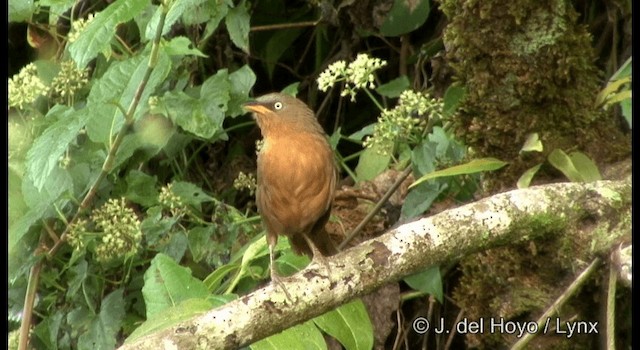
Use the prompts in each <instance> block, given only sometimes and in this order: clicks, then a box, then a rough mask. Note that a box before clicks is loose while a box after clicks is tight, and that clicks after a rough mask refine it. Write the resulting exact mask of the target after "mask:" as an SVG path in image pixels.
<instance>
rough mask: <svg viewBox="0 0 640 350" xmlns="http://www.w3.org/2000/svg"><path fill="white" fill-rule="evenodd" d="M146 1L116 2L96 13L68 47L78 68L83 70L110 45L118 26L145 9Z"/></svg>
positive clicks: (127, 0) (118, 0)
mask: <svg viewBox="0 0 640 350" xmlns="http://www.w3.org/2000/svg"><path fill="white" fill-rule="evenodd" d="M148 3H149V1H148V0H116V1H114V2H113V3H112V4H111V5H109V6H108V7H107V8H106V9H104V10H102V11H100V12H98V13H96V15H95V17H94V19H93V20H92V21H91V22H90V23H89V24H88V25H87V27H86V28H85V29H84V30H83V31H82V33H81V34H80V36H79V37H78V39H76V41H74V42H73V43H71V45H69V54H70V55H71V58H72V59H73V60H74V61H75V62H76V64H77V65H78V67H79V68H84V67H86V66H87V64H88V63H89V62H90V61H91V60H92V59H94V58H95V57H96V56H97V55H98V54H99V53H100V52H103V51H105V50H106V49H108V48H109V46H110V45H111V39H113V37H114V35H115V34H116V28H117V27H118V24H120V23H124V22H127V21H129V20H131V19H132V18H134V17H135V16H137V15H138V14H139V13H140V12H142V10H144V9H145V7H146V6H147V4H148Z"/></svg>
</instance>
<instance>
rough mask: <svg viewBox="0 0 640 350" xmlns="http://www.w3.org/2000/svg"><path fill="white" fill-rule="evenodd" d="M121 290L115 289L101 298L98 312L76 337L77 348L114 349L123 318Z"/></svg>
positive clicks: (88, 349)
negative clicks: (85, 328) (83, 331)
mask: <svg viewBox="0 0 640 350" xmlns="http://www.w3.org/2000/svg"><path fill="white" fill-rule="evenodd" d="M122 296H123V290H122V289H117V290H115V291H114V292H111V294H109V295H107V296H106V297H105V298H104V299H103V300H102V305H101V306H100V313H99V314H98V315H97V317H94V318H93V319H92V320H91V322H90V323H89V325H88V331H87V332H85V333H83V334H82V335H80V337H79V338H78V349H87V350H90V349H114V348H115V346H116V343H117V338H116V336H117V334H118V332H119V331H120V328H121V325H122V320H123V319H124V315H125V312H124V299H123V297H122Z"/></svg>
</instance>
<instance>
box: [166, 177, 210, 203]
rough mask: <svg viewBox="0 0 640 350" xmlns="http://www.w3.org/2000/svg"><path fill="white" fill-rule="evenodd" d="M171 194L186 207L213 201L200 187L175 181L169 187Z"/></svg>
mask: <svg viewBox="0 0 640 350" xmlns="http://www.w3.org/2000/svg"><path fill="white" fill-rule="evenodd" d="M171 192H173V193H175V194H176V195H177V196H178V197H180V199H181V200H182V201H183V202H184V203H185V204H187V205H193V206H196V207H197V206H199V205H200V204H202V203H204V202H211V201H214V200H215V199H214V198H213V197H211V196H209V195H208V194H206V193H205V192H204V191H203V190H202V189H201V188H200V187H198V186H196V185H194V184H192V183H190V182H184V181H175V182H173V185H171Z"/></svg>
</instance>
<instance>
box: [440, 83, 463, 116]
mask: <svg viewBox="0 0 640 350" xmlns="http://www.w3.org/2000/svg"><path fill="white" fill-rule="evenodd" d="M466 95H467V89H465V88H464V86H459V85H451V86H449V88H448V89H447V91H445V92H444V97H443V98H442V99H443V101H444V107H443V109H442V112H443V113H444V115H445V116H447V117H450V116H452V115H453V114H454V113H455V112H456V110H457V109H458V107H459V106H460V104H461V103H462V100H463V99H464V97H465V96H466Z"/></svg>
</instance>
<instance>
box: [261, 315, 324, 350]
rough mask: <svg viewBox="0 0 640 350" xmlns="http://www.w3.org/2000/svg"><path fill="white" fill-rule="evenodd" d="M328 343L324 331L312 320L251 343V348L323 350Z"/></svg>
mask: <svg viewBox="0 0 640 350" xmlns="http://www.w3.org/2000/svg"><path fill="white" fill-rule="evenodd" d="M326 348H327V344H326V343H325V341H324V338H323V337H322V333H321V332H320V331H319V330H318V328H317V327H316V326H315V325H314V324H313V322H312V321H307V322H305V323H302V324H299V325H297V326H293V327H291V328H289V329H287V330H285V331H283V332H281V333H278V334H276V335H272V336H270V337H268V338H265V339H262V340H260V341H258V342H255V343H253V344H251V350H280V349H287V350H298V349H300V350H315V349H318V350H322V349H326Z"/></svg>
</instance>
